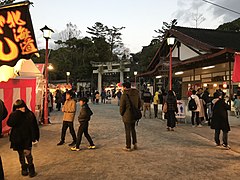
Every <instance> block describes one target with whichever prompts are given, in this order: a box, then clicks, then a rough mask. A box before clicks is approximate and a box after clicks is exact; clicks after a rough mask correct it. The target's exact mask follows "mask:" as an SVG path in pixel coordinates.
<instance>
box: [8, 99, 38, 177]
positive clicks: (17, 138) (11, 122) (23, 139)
mask: <svg viewBox="0 0 240 180" xmlns="http://www.w3.org/2000/svg"><path fill="white" fill-rule="evenodd" d="M7 125H8V126H10V127H11V128H12V129H11V134H10V141H11V148H12V149H13V150H14V151H17V152H18V155H19V161H20V164H21V167H22V175H23V176H27V175H29V176H30V177H34V176H36V172H35V168H34V164H33V157H32V152H31V151H32V144H36V143H37V142H38V141H39V128H38V124H37V120H36V117H35V115H34V113H33V112H32V111H30V110H29V109H28V108H27V106H26V104H25V102H24V101H23V100H20V99H19V100H17V101H16V102H15V103H14V105H13V112H12V113H11V114H10V116H9V119H8V121H7ZM26 160H27V163H28V164H27V163H26Z"/></svg>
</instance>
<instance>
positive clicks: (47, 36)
mask: <svg viewBox="0 0 240 180" xmlns="http://www.w3.org/2000/svg"><path fill="white" fill-rule="evenodd" d="M40 30H41V31H42V32H43V37H44V38H45V39H46V53H45V79H46V84H45V97H44V124H48V92H47V91H48V40H49V39H51V34H52V33H53V32H54V31H53V30H52V29H50V28H48V27H47V26H46V25H45V26H44V27H43V28H41V29H40Z"/></svg>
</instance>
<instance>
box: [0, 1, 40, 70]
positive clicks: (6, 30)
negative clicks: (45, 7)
mask: <svg viewBox="0 0 240 180" xmlns="http://www.w3.org/2000/svg"><path fill="white" fill-rule="evenodd" d="M29 3H30V2H29V1H26V2H23V3H16V4H11V5H8V6H3V7H0V66H2V65H8V66H12V67H13V66H15V64H16V63H17V61H18V60H20V59H30V57H31V55H32V54H33V53H36V52H37V51H38V50H37V45H36V40H35V35H34V31H33V26H32V20H31V16H30V12H29Z"/></svg>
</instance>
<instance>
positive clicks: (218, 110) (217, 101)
mask: <svg viewBox="0 0 240 180" xmlns="http://www.w3.org/2000/svg"><path fill="white" fill-rule="evenodd" d="M223 97H224V95H222V94H221V93H219V92H215V93H214V99H213V101H212V103H213V115H212V122H211V129H214V130H215V135H214V139H215V142H216V146H220V145H221V143H220V139H219V136H220V132H221V131H222V132H223V135H222V140H223V144H222V146H223V147H224V148H226V149H230V146H229V145H228V132H229V131H230V126H229V122H228V112H227V110H230V105H228V104H227V103H225V100H224V98H223Z"/></svg>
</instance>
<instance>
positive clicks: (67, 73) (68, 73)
mask: <svg viewBox="0 0 240 180" xmlns="http://www.w3.org/2000/svg"><path fill="white" fill-rule="evenodd" d="M70 74H71V73H70V72H66V75H67V85H68V83H69V76H70Z"/></svg>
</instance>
